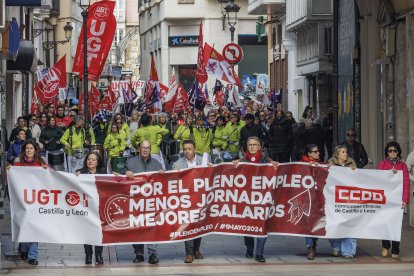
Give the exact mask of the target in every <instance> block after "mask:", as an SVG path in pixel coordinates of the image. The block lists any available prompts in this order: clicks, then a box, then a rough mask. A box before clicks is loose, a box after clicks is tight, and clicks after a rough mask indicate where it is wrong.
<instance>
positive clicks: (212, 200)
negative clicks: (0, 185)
mask: <svg viewBox="0 0 414 276" xmlns="http://www.w3.org/2000/svg"><path fill="white" fill-rule="evenodd" d="M8 181H9V187H10V200H11V213H12V234H13V240H14V241H18V242H31V241H37V242H46V243H69V244H95V245H99V244H121V243H122V244H128V243H131V244H133V243H162V242H174V241H182V240H187V239H193V238H195V237H198V236H203V235H207V234H211V233H215V234H231V235H243V236H244V235H250V236H258V237H262V236H266V235H269V234H270V235H273V234H276V235H295V236H313V237H322V238H323V237H325V238H346V237H352V238H364V239H380V240H381V239H386V240H395V241H399V240H400V238H401V226H402V217H403V210H402V209H401V203H402V173H401V172H397V173H395V174H394V173H393V172H392V171H379V170H359V169H356V170H352V169H350V168H342V167H330V168H327V167H325V166H311V165H308V164H305V163H290V164H280V165H279V166H278V167H277V168H275V167H273V166H271V165H265V164H260V165H255V164H245V163H241V164H239V166H238V167H237V168H235V167H234V165H232V164H221V165H215V166H213V167H202V168H193V169H185V170H181V171H169V172H166V173H165V174H160V173H158V172H157V173H155V172H154V173H143V174H136V175H135V177H134V178H133V179H132V178H127V177H125V176H114V175H90V174H89V175H79V176H75V175H74V174H69V173H63V172H56V171H54V170H52V169H44V168H41V167H12V168H10V169H9V171H8Z"/></svg>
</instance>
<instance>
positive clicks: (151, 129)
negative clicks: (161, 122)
mask: <svg viewBox="0 0 414 276" xmlns="http://www.w3.org/2000/svg"><path fill="white" fill-rule="evenodd" d="M168 132H169V131H168V129H166V128H161V127H160V126H151V125H150V126H144V127H140V128H138V129H137V130H136V131H135V132H134V134H133V135H132V137H131V145H133V146H134V147H137V146H138V145H139V144H140V143H141V141H143V140H148V141H149V142H150V143H151V153H152V154H158V153H160V143H161V137H162V136H163V135H165V134H167V133H168Z"/></svg>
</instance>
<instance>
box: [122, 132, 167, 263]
mask: <svg viewBox="0 0 414 276" xmlns="http://www.w3.org/2000/svg"><path fill="white" fill-rule="evenodd" d="M150 152H151V143H150V142H149V141H148V140H142V141H141V143H140V144H139V155H138V156H135V157H132V158H130V159H128V161H127V162H126V163H125V170H126V172H125V174H126V176H127V177H128V178H131V179H133V178H134V173H142V172H154V171H155V172H160V173H163V172H164V171H163V170H162V166H161V164H160V162H158V161H157V160H155V159H154V158H152V157H151V154H150ZM132 247H134V252H135V259H134V260H133V262H134V263H141V262H143V261H144V244H133V245H132ZM147 248H148V254H149V259H148V262H149V263H150V264H157V263H159V260H158V258H157V244H148V245H147Z"/></svg>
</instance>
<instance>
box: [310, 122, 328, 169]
mask: <svg viewBox="0 0 414 276" xmlns="http://www.w3.org/2000/svg"><path fill="white" fill-rule="evenodd" d="M306 137H307V143H308V144H315V145H317V146H318V149H319V152H320V156H319V159H320V160H321V161H322V162H324V160H325V137H326V132H325V129H324V128H322V126H321V125H320V124H312V126H311V127H310V128H308V129H307V130H306Z"/></svg>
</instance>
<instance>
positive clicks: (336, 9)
mask: <svg viewBox="0 0 414 276" xmlns="http://www.w3.org/2000/svg"><path fill="white" fill-rule="evenodd" d="M338 19H339V0H334V1H333V62H332V72H333V74H332V90H333V95H332V110H333V124H332V146H333V147H335V146H336V145H337V144H338V31H339V30H338Z"/></svg>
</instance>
